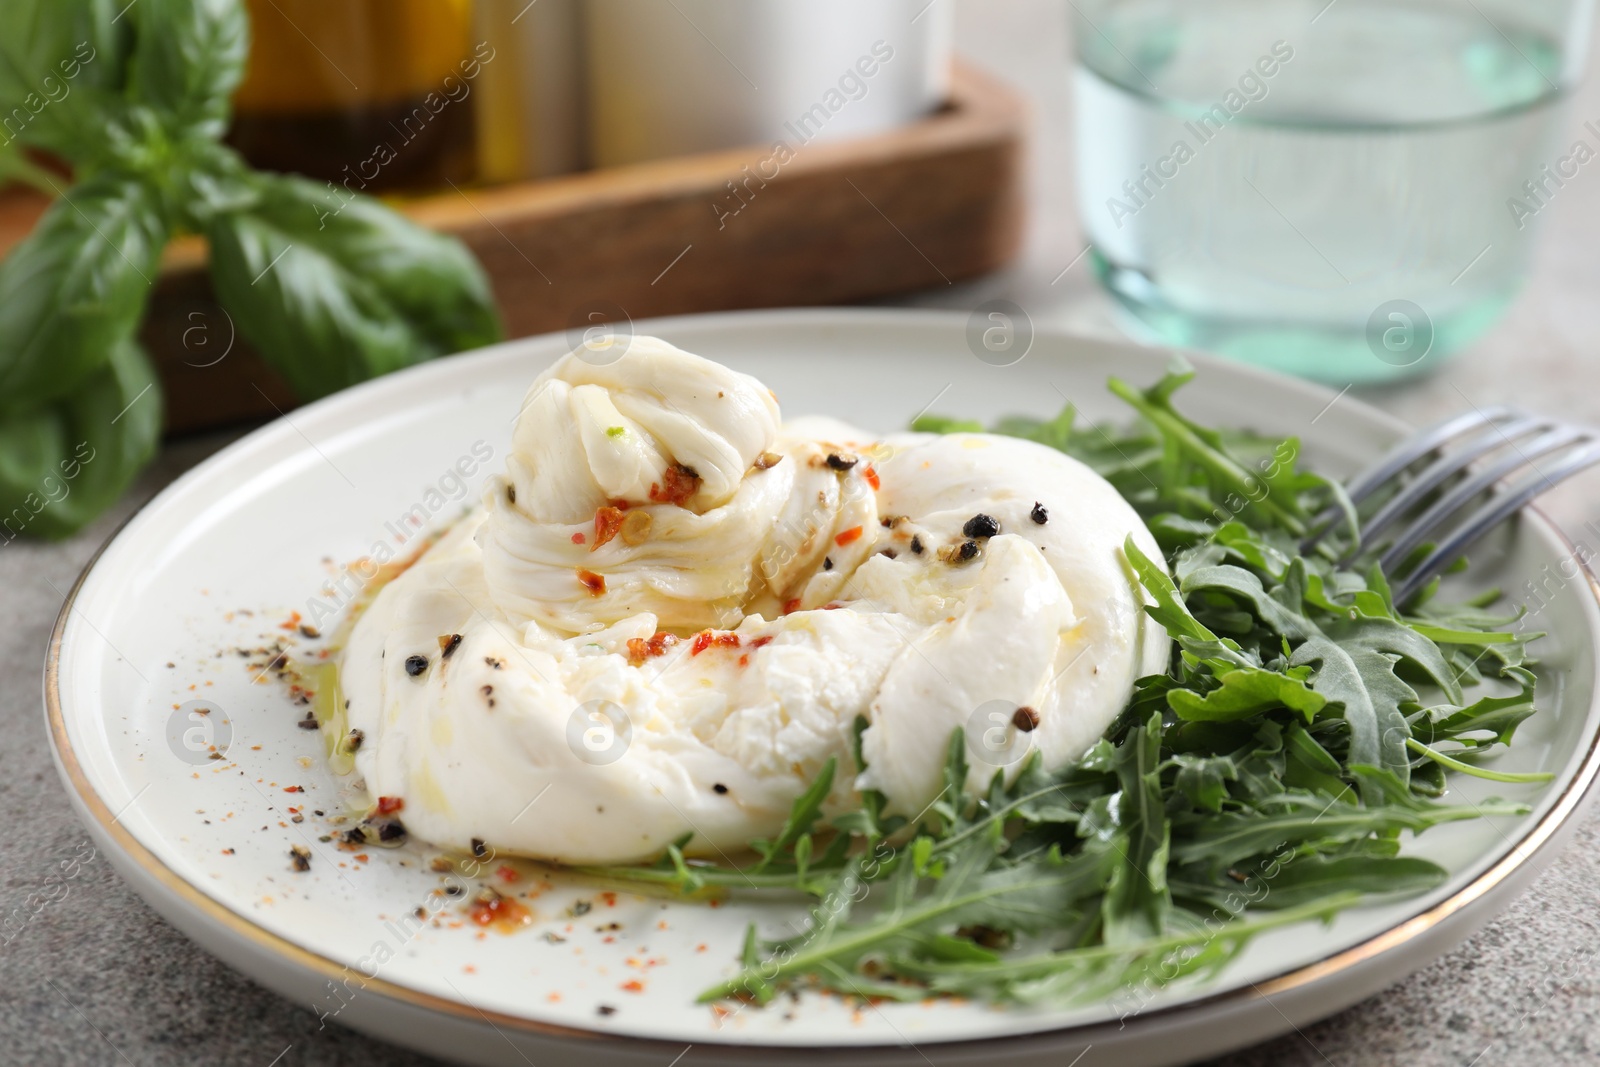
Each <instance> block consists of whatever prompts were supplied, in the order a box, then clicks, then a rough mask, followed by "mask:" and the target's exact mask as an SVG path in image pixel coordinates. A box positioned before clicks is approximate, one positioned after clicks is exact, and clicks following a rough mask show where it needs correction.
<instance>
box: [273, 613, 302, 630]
mask: <svg viewBox="0 0 1600 1067" xmlns="http://www.w3.org/2000/svg"><path fill="white" fill-rule="evenodd" d="M299 627H300V613H299V612H298V611H291V612H289V621H288V622H280V623H279V624H278V629H280V630H295V629H299Z"/></svg>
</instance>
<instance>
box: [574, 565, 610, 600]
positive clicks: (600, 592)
mask: <svg viewBox="0 0 1600 1067" xmlns="http://www.w3.org/2000/svg"><path fill="white" fill-rule="evenodd" d="M578 581H580V582H582V583H583V587H584V588H585V589H587V590H589V595H590V596H605V592H606V579H605V575H603V574H596V573H595V572H594V571H586V570H584V569H583V568H582V567H579V568H578Z"/></svg>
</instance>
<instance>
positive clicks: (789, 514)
mask: <svg viewBox="0 0 1600 1067" xmlns="http://www.w3.org/2000/svg"><path fill="white" fill-rule="evenodd" d="M620 347H621V348H622V351H621V353H620V355H618V354H617V353H616V351H615V350H614V349H598V350H596V349H590V348H580V349H578V350H577V351H575V352H573V353H571V354H569V355H567V356H565V357H563V358H562V359H561V360H559V361H557V362H556V364H555V365H554V366H552V367H551V368H550V369H549V370H548V371H546V372H545V373H544V374H542V375H540V376H539V378H538V379H537V380H536V381H535V382H534V383H533V385H532V386H531V387H530V388H529V390H528V394H527V397H526V399H525V400H524V402H523V405H522V409H521V412H520V414H519V415H518V417H517V422H516V427H515V430H514V433H513V437H512V451H511V454H510V455H509V457H508V458H507V461H506V472H505V474H504V475H503V476H501V477H499V478H498V479H496V480H495V481H494V482H493V483H491V487H490V490H489V492H488V494H487V501H488V509H489V518H488V521H487V522H486V523H485V524H484V525H483V527H482V529H481V531H480V533H479V535H478V541H479V544H480V546H481V547H482V550H483V560H484V571H485V577H486V578H487V579H488V584H489V588H490V590H491V591H492V593H493V596H494V598H495V602H496V604H497V606H498V607H499V608H500V610H502V611H503V612H505V614H506V615H507V616H509V617H510V618H512V619H514V620H517V621H520V622H524V623H526V622H529V621H537V622H538V623H540V624H541V625H543V626H546V627H549V628H551V629H554V630H558V631H562V632H566V633H573V634H578V633H586V632H591V631H594V630H599V629H603V628H604V627H606V626H610V625H612V624H614V623H617V622H620V621H622V620H624V619H628V618H631V617H633V616H636V615H638V614H640V613H643V612H649V613H651V614H653V615H654V616H655V617H656V620H657V624H658V625H659V626H661V627H662V628H663V629H666V630H680V631H693V630H696V629H701V628H705V627H722V628H731V627H734V626H737V625H738V624H739V622H740V621H741V620H742V619H743V618H744V617H745V615H746V614H748V613H749V612H751V611H763V612H765V613H766V614H767V615H769V616H771V615H776V614H778V613H779V612H780V611H781V608H782V606H783V605H785V604H789V605H791V609H792V606H793V602H794V601H795V599H796V598H797V597H798V598H799V599H800V600H801V601H802V602H803V603H804V604H805V605H806V606H810V604H811V602H814V601H815V602H820V600H819V598H821V599H826V595H827V594H828V593H829V592H830V591H831V590H830V587H831V586H832V585H835V584H836V582H834V581H832V580H828V581H824V582H821V583H817V586H816V588H801V587H800V583H801V581H802V578H803V577H804V576H805V575H806V574H807V573H808V572H809V571H810V570H812V569H813V568H812V566H811V565H812V564H815V563H818V562H820V557H821V554H822V552H823V551H824V550H825V549H826V548H827V547H828V538H827V537H825V536H823V535H824V534H827V533H831V532H836V531H835V527H837V526H839V524H840V522H841V521H842V520H843V519H846V518H848V519H850V520H851V523H853V524H855V525H860V524H861V523H862V522H866V521H873V520H875V519H876V511H875V505H874V503H873V501H872V495H871V494H870V493H869V492H866V491H865V490H864V488H863V487H861V486H859V485H857V486H854V488H857V489H858V490H860V491H857V492H854V493H851V492H850V489H851V488H852V485H851V484H850V482H851V480H850V479H841V478H840V477H839V474H840V471H839V466H840V464H841V463H845V462H850V463H853V462H855V457H853V456H852V457H851V458H850V459H849V460H842V459H840V458H839V457H838V454H837V452H835V451H833V448H834V447H835V446H832V445H829V444H825V443H822V442H817V441H813V440H793V439H785V438H783V437H781V436H780V427H779V413H778V402H777V399H776V398H775V397H774V396H773V394H772V392H771V391H770V390H769V389H767V387H766V386H764V385H762V384H761V383H760V382H759V381H757V380H756V379H754V378H752V377H750V376H749V375H747V374H741V373H739V372H737V371H733V370H729V369H728V368H727V367H724V366H721V365H720V364H717V363H714V362H712V361H710V360H707V359H703V358H701V357H699V356H696V355H692V354H690V353H688V352H685V351H683V350H681V349H679V348H676V347H674V346H672V345H670V344H668V343H667V342H665V341H662V340H660V339H659V338H655V337H638V338H634V339H632V340H631V341H630V342H628V343H626V345H624V346H620ZM830 456H832V457H834V458H833V465H832V466H831V467H830V465H829V457H830ZM863 547H865V546H863ZM813 557H816V558H813Z"/></svg>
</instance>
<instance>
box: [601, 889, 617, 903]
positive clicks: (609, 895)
mask: <svg viewBox="0 0 1600 1067" xmlns="http://www.w3.org/2000/svg"><path fill="white" fill-rule="evenodd" d="M600 903H602V904H604V905H605V906H606V907H608V908H614V907H616V906H617V894H615V893H613V892H612V891H611V890H609V889H607V890H606V891H605V892H603V893H601V894H600Z"/></svg>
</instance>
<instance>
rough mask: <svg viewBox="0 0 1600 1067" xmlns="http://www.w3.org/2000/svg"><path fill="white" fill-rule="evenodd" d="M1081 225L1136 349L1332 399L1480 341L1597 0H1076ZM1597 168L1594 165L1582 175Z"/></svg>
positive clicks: (1590, 131)
mask: <svg viewBox="0 0 1600 1067" xmlns="http://www.w3.org/2000/svg"><path fill="white" fill-rule="evenodd" d="M1068 3H1069V4H1071V5H1072V8H1073V11H1074V29H1075V34H1076V65H1075V72H1074V78H1075V91H1076V102H1077V145H1078V149H1077V168H1078V172H1077V177H1078V197H1079V210H1080V212H1081V214H1082V217H1083V222H1084V226H1085V229H1086V232H1087V236H1088V239H1089V241H1090V243H1091V245H1092V250H1091V252H1090V255H1091V261H1092V263H1093V265H1094V270H1095V272H1096V275H1097V277H1098V278H1099V280H1100V282H1101V284H1102V285H1104V287H1105V288H1106V290H1107V291H1108V292H1109V293H1110V294H1111V295H1112V297H1113V298H1114V299H1115V300H1116V301H1117V303H1118V304H1119V305H1120V306H1121V308H1122V309H1124V310H1125V311H1126V313H1127V315H1128V316H1130V317H1131V320H1132V323H1133V326H1134V328H1135V329H1136V330H1137V331H1140V332H1145V333H1149V334H1153V335H1154V337H1155V338H1156V339H1158V340H1160V341H1162V342H1164V343H1169V344H1178V345H1186V346H1192V347H1196V348H1204V349H1210V350H1213V351H1216V352H1221V353H1224V354H1226V355H1231V356H1235V357H1238V358H1241V359H1244V360H1248V361H1250V362H1253V363H1258V364H1262V365H1266V366H1271V367H1274V368H1277V369H1279V370H1285V371H1289V372H1292V373H1297V374H1301V375H1305V376H1308V377H1313V378H1318V379H1322V380H1325V381H1329V382H1335V383H1338V384H1347V383H1350V382H1359V381H1374V380H1383V379H1389V378H1395V377H1400V376H1404V375H1408V374H1414V373H1416V372H1418V371H1419V370H1424V369H1427V368H1429V367H1432V366H1434V365H1436V364H1438V363H1439V362H1441V361H1442V360H1443V359H1444V358H1446V357H1447V356H1448V355H1449V354H1450V353H1452V352H1454V351H1456V350H1458V349H1460V348H1461V347H1462V346H1463V345H1466V344H1468V343H1470V342H1471V341H1473V340H1474V339H1475V338H1477V337H1478V336H1480V335H1481V334H1482V333H1483V332H1484V331H1485V330H1486V329H1488V328H1489V327H1490V326H1491V325H1492V324H1493V323H1494V322H1495V320H1496V319H1498V318H1499V317H1500V315H1501V313H1502V312H1503V311H1504V310H1505V309H1506V307H1507V306H1508V305H1509V303H1510V302H1511V300H1512V298H1513V297H1514V296H1515V294H1516V292H1517V289H1518V288H1519V287H1520V286H1521V284H1522V282H1523V280H1524V279H1525V278H1526V277H1527V274H1528V268H1529V261H1530V258H1531V255H1532V250H1533V245H1534V240H1535V237H1536V235H1537V233H1538V231H1539V224H1540V222H1541V221H1542V220H1541V216H1542V215H1544V214H1545V209H1546V208H1547V207H1548V206H1549V205H1550V204H1551V203H1552V202H1553V201H1554V200H1555V199H1556V198H1558V197H1560V196H1561V193H1562V189H1563V188H1565V187H1566V186H1567V185H1569V184H1571V183H1572V182H1574V181H1582V180H1584V178H1585V175H1583V173H1582V172H1583V171H1584V170H1586V169H1587V170H1592V171H1595V172H1596V175H1595V176H1594V178H1592V179H1591V180H1600V163H1594V162H1593V161H1594V159H1595V157H1596V155H1597V153H1600V124H1590V123H1580V122H1577V121H1574V122H1572V123H1568V122H1567V121H1566V119H1565V111H1566V109H1565V107H1564V106H1563V105H1564V104H1565V101H1566V98H1567V97H1568V95H1569V94H1570V91H1571V89H1572V87H1573V86H1574V84H1575V83H1576V82H1577V80H1578V78H1579V75H1580V73H1581V71H1582V67H1583V63H1584V60H1585V56H1586V52H1587V46H1588V41H1589V29H1590V17H1591V15H1592V10H1593V0H1068ZM1591 164H1592V165H1591Z"/></svg>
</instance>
